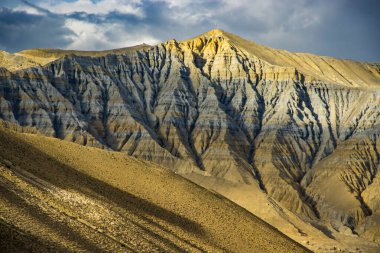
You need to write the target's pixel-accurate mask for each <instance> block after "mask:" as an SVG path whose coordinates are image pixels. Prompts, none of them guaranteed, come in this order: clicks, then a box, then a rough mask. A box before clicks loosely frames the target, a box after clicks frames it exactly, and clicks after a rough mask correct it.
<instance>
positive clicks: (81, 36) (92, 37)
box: [65, 19, 159, 50]
mask: <svg viewBox="0 0 380 253" xmlns="http://www.w3.org/2000/svg"><path fill="white" fill-rule="evenodd" d="M65 25H66V27H67V28H68V29H70V30H72V31H73V32H74V34H73V35H68V39H70V40H71V41H72V43H71V44H69V45H68V46H67V49H77V50H105V49H113V48H121V47H128V46H134V45H138V44H142V43H146V44H149V45H155V44H157V43H159V40H157V39H156V38H154V37H152V36H150V35H149V34H148V33H147V32H145V31H144V29H141V30H137V31H133V32H130V31H126V29H125V27H124V26H123V25H121V24H117V23H112V24H110V23H104V24H93V23H89V22H86V21H80V20H76V19H67V20H66V22H65Z"/></svg>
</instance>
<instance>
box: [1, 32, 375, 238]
mask: <svg viewBox="0 0 380 253" xmlns="http://www.w3.org/2000/svg"><path fill="white" fill-rule="evenodd" d="M379 91H380V71H379V67H378V65H376V64H367V63H361V62H355V61H348V60H338V59H333V58H329V57H319V56H315V55H310V54H298V53H289V52H287V51H283V50H275V49H270V48H267V47H264V46H261V45H257V44H255V43H253V42H248V41H246V40H244V39H241V38H239V37H237V36H235V35H231V34H228V33H225V32H223V31H219V30H214V31H211V32H209V33H206V34H203V35H201V36H199V37H197V38H194V39H191V40H187V41H183V42H178V41H175V40H171V41H168V42H166V43H163V44H160V45H157V46H154V47H147V48H143V49H140V50H132V51H130V52H125V53H123V54H109V55H106V56H101V57H84V56H78V55H68V56H65V57H63V58H60V59H58V60H56V61H53V62H51V63H49V64H48V65H45V66H43V67H36V68H29V69H25V70H20V71H16V72H12V73H11V72H9V71H7V70H6V69H1V73H0V108H1V110H0V118H1V119H3V120H7V121H10V122H13V123H17V124H19V125H21V126H33V127H35V128H37V129H38V130H39V131H40V132H42V133H43V134H46V135H48V136H55V137H57V138H61V139H66V140H69V141H73V142H77V143H80V144H83V145H90V146H97V147H103V148H108V149H112V150H116V151H122V152H125V153H127V154H128V155H132V156H136V157H139V158H143V159H146V160H150V161H153V162H156V163H159V164H162V165H164V166H167V167H169V168H172V169H173V170H176V171H177V172H179V173H182V174H188V173H197V174H200V175H203V176H211V177H215V178H222V179H223V180H226V181H229V182H232V183H236V184H248V185H249V184H257V185H258V186H259V187H261V189H262V191H264V192H265V193H267V194H268V196H270V197H271V198H273V199H274V200H276V201H277V202H279V203H280V204H281V205H282V206H284V207H286V208H287V209H289V210H291V211H293V212H295V213H297V214H298V215H300V216H301V217H303V218H304V219H306V220H309V219H311V220H320V221H323V222H324V223H325V224H327V225H328V226H331V227H332V228H333V229H336V230H337V231H343V230H344V229H345V228H348V229H349V230H350V231H353V232H354V233H359V234H362V235H363V236H365V237H366V238H367V239H369V240H377V239H374V238H377V237H376V236H375V235H377V234H378V233H379V229H378V227H379V223H378V222H377V220H378V217H377V216H378V215H379V214H378V213H379V211H378V210H379V205H380V204H379V199H378V197H376V194H375V192H376V190H377V191H378V190H379V188H378V187H379V184H378V180H379V179H378V178H379V175H378V168H379V153H378V147H379V142H378V135H379V134H380V129H379V128H378V125H379V123H380V117H379V114H380V110H379V107H380V103H379V102H380V95H379V94H380V93H379ZM376 217H377V218H376ZM370 231H372V232H370Z"/></svg>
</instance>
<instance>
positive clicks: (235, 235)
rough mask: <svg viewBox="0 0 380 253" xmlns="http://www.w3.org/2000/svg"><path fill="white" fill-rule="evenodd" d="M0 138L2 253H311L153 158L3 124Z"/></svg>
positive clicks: (0, 229)
mask: <svg viewBox="0 0 380 253" xmlns="http://www.w3.org/2000/svg"><path fill="white" fill-rule="evenodd" d="M0 140H1V141H0V156H1V158H0V159H1V160H0V164H1V165H0V188H1V191H0V203H1V205H0V206H1V209H0V234H1V237H0V238H1V246H0V247H1V249H2V252H4V251H7V250H8V252H14V251H17V250H24V251H27V250H33V251H36V252H46V251H53V252H56V251H59V252H61V251H62V252H67V251H82V250H85V251H91V252H105V251H107V252H111V251H112V252H124V251H126V252H143V251H144V252H153V251H159V252H163V251H165V252H179V251H181V252H184V251H191V252H202V251H209V252H210V251H211V252H220V251H228V252H307V251H306V250H305V249H303V248H302V247H301V246H299V245H298V244H297V243H295V242H293V241H291V240H290V239H288V238H287V237H285V236H284V235H282V234H281V233H279V232H278V231H276V230H275V229H273V228H272V227H270V226H269V225H267V224H266V223H264V222H263V221H261V220H259V219H258V218H256V217H255V216H253V215H252V214H250V213H249V212H247V211H245V210H244V209H242V208H240V207H238V206H237V205H235V204H233V203H232V202H230V201H228V200H226V199H225V198H223V197H221V196H218V195H215V194H212V193H210V192H208V191H207V190H205V189H203V188H200V187H198V186H196V185H195V184H193V183H190V182H189V181H187V180H185V179H183V178H181V177H179V176H177V175H175V174H174V173H172V172H169V171H167V170H164V169H162V168H159V167H157V166H155V165H152V164H150V163H146V162H142V161H139V160H136V159H134V158H126V157H125V155H123V154H121V153H114V152H107V151H102V150H98V149H94V148H87V147H82V146H79V145H76V144H71V143H67V142H63V141H60V140H56V139H51V138H46V137H42V136H39V135H35V134H17V133H15V132H13V131H10V130H8V129H3V128H2V129H0Z"/></svg>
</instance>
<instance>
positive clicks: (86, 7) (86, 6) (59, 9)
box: [39, 0, 143, 16]
mask: <svg viewBox="0 0 380 253" xmlns="http://www.w3.org/2000/svg"><path fill="white" fill-rule="evenodd" d="M139 4H140V1H138V0H100V1H91V0H76V1H70V2H66V1H43V2H42V3H40V4H39V6H40V7H42V8H44V9H47V10H49V11H51V12H54V13H57V14H70V13H73V12H85V13H88V14H99V15H104V14H108V13H110V12H120V13H124V14H133V15H136V16H143V11H142V9H141V8H140V7H139Z"/></svg>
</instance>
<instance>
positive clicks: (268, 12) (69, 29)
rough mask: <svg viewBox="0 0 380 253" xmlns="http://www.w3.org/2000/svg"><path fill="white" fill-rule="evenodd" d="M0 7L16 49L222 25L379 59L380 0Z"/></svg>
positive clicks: (2, 25) (134, 39)
mask: <svg viewBox="0 0 380 253" xmlns="http://www.w3.org/2000/svg"><path fill="white" fill-rule="evenodd" d="M0 6H5V7H7V8H6V9H4V8H3V9H1V12H0V31H1V34H0V49H6V50H10V51H17V50H20V49H23V48H31V47H63V48H67V47H69V48H75V49H106V48H111V47H121V46H128V45H131V44H133V43H142V42H147V43H157V42H159V41H166V40H168V39H171V38H176V39H178V40H182V39H186V38H189V37H193V36H196V35H198V34H200V33H202V32H205V31H207V30H210V29H213V28H216V27H217V28H221V29H224V30H226V31H229V32H231V33H235V34H238V35H240V36H242V37H245V38H247V39H251V40H254V41H256V42H258V43H261V44H265V45H268V46H272V47H275V48H283V49H287V50H290V51H303V52H311V53H316V54H321V55H330V56H335V57H340V58H351V59H357V60H365V61H380V46H379V45H380V29H379V24H380V18H379V16H380V15H379V14H378V13H380V1H377V0H362V1H354V0H352V1H351V0H335V1H327V0H320V1H311V0H265V1H263V0H239V1H230V0H208V1H207V0H202V1H201V0H192V1H191V0H107V1H105V0H96V1H90V0H70V1H67V0H66V1H58V0H50V1H47V0H30V1H28V2H21V1H9V0H2V2H1V3H0ZM114 6H115V7H114ZM34 12H36V13H38V14H33V13H34ZM5 34H6V35H5Z"/></svg>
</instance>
